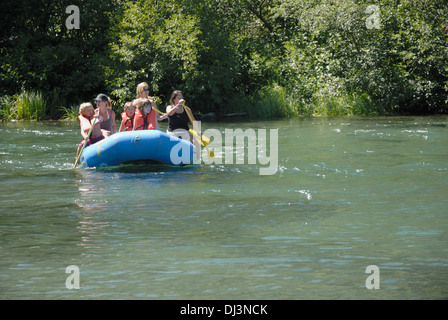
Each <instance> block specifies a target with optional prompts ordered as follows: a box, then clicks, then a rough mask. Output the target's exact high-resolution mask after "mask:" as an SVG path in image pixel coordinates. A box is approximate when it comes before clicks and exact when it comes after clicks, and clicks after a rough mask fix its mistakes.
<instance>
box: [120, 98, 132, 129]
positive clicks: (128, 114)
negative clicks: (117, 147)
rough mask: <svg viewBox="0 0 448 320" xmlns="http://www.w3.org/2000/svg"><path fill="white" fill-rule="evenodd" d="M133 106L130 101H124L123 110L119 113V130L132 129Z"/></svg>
mask: <svg viewBox="0 0 448 320" xmlns="http://www.w3.org/2000/svg"><path fill="white" fill-rule="evenodd" d="M134 116H135V106H134V105H133V104H132V102H126V103H125V105H124V112H123V113H122V114H121V125H120V130H119V132H122V131H132V130H133V129H134Z"/></svg>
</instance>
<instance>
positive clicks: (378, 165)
mask: <svg viewBox="0 0 448 320" xmlns="http://www.w3.org/2000/svg"><path fill="white" fill-rule="evenodd" d="M447 125H448V118H446V117H407V118H395V117H393V118H351V117H349V118H336V119H328V118H311V119H303V120H282V121H269V122H232V123H203V124H202V126H203V129H217V130H219V131H220V132H222V133H224V132H225V130H226V129H239V128H241V129H243V130H246V129H249V128H252V129H254V130H255V132H258V131H257V130H271V129H272V130H278V167H277V172H276V173H275V174H274V175H260V174H259V168H260V167H261V166H262V165H261V164H259V163H255V164H249V163H247V161H246V160H247V158H242V159H240V160H242V161H246V162H245V163H240V164H236V163H234V164H226V163H225V161H222V163H221V164H219V163H210V164H204V163H203V164H201V165H191V166H185V167H170V166H165V165H121V166H118V167H113V168H98V169H83V168H80V167H78V168H77V169H72V167H73V164H74V162H75V152H76V146H77V144H78V143H79V141H80V140H81V138H80V134H79V125H78V124H76V123H74V124H65V123H33V122H26V123H22V122H14V123H3V124H1V125H0V135H1V140H0V188H1V189H2V190H1V192H0V299H287V300H290V299H446V298H448V248H447V240H448V237H447V230H448V212H447V207H448V198H447V190H448V188H447V187H448V182H447V177H448V128H447ZM162 127H164V126H163V125H162ZM250 143H251V142H250V141H249V142H247V144H250ZM257 143H258V144H260V143H261V142H260V141H258V142H257ZM224 155H225V149H223V150H216V156H217V157H218V158H219V157H221V159H222V157H223V156H224ZM235 162H236V161H235ZM71 265H75V266H77V267H78V268H79V271H80V288H79V289H68V288H67V287H66V279H67V277H69V275H70V274H68V273H66V268H67V267H68V266H71ZM369 265H375V266H377V267H378V270H379V285H380V288H379V289H371V290H370V289H368V288H366V279H367V278H368V277H369V275H370V273H366V268H367V267H368V266H369Z"/></svg>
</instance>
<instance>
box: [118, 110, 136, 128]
mask: <svg viewBox="0 0 448 320" xmlns="http://www.w3.org/2000/svg"><path fill="white" fill-rule="evenodd" d="M134 117H135V115H134ZM134 117H132V118H129V117H128V115H127V113H126V112H123V113H122V114H121V119H122V121H123V124H124V131H132V129H133V128H134V124H133V122H134Z"/></svg>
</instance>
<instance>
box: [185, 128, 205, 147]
mask: <svg viewBox="0 0 448 320" xmlns="http://www.w3.org/2000/svg"><path fill="white" fill-rule="evenodd" d="M189 132H190V133H191V134H192V135H193V136H194V137H195V138H196V139H197V140H198V141H201V145H202V146H204V147H205V146H206V145H208V144H209V143H210V139H209V138H207V137H206V136H204V135H201V136H200V137H199V134H198V132H197V131H196V130H193V129H190V130H189Z"/></svg>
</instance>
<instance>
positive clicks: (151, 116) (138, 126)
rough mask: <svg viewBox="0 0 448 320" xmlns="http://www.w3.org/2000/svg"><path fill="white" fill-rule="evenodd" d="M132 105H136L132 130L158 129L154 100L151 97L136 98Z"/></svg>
mask: <svg viewBox="0 0 448 320" xmlns="http://www.w3.org/2000/svg"><path fill="white" fill-rule="evenodd" d="M134 105H135V106H136V110H135V116H134V130H154V129H156V130H160V128H159V124H158V122H157V115H156V111H155V110H154V102H153V101H152V100H151V99H137V100H135V101H134Z"/></svg>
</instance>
